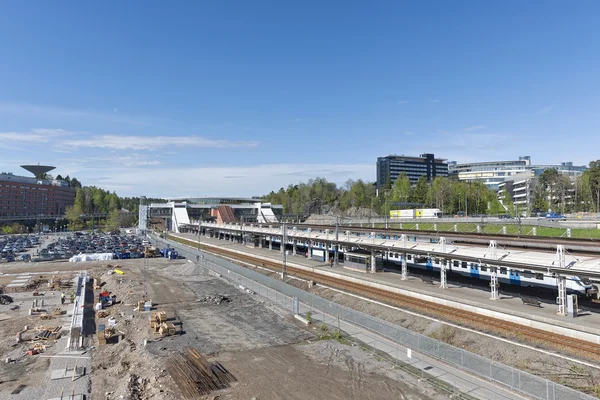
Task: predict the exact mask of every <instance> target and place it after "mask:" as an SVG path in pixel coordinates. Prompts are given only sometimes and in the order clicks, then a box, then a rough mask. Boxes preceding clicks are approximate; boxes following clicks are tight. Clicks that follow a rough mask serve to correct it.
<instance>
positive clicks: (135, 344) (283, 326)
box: [0, 257, 447, 400]
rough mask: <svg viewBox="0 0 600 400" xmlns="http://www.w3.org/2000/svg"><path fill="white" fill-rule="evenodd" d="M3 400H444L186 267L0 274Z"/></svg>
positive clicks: (55, 266) (147, 264) (36, 267)
mask: <svg viewBox="0 0 600 400" xmlns="http://www.w3.org/2000/svg"><path fill="white" fill-rule="evenodd" d="M0 288H1V289H2V297H1V298H0V352H1V354H2V363H0V398H3V399H15V400H21V399H22V400H26V399H27V400H29V399H105V400H109V399H196V398H197V399H261V400H262V399H282V398H286V399H313V398H314V399H317V398H328V399H384V398H386V399H387V398H402V399H414V400H416V399H442V398H447V394H445V393H444V392H442V391H440V390H439V389H437V388H435V387H434V385H432V384H430V383H429V382H427V381H420V379H419V378H418V377H416V376H413V375H411V374H410V373H408V372H406V371H404V370H402V369H399V368H396V367H395V365H394V364H393V363H392V362H391V361H389V360H387V359H385V358H384V357H374V356H373V354H372V353H371V352H369V351H367V349H368V346H367V345H366V344H364V343H361V342H359V341H356V340H350V339H348V338H344V337H343V335H342V334H341V333H340V332H339V331H336V333H335V334H333V332H334V331H335V327H333V326H327V325H325V324H319V325H318V326H314V325H312V324H305V323H303V322H302V321H299V320H298V319H296V318H294V315H293V313H292V312H291V310H290V309H286V308H283V307H281V306H279V305H277V304H273V303H271V302H269V301H268V300H267V299H265V298H264V297H262V296H260V295H259V294H257V293H254V292H251V291H248V290H244V289H243V288H240V287H239V286H238V285H232V283H231V282H230V281H229V280H227V279H225V277H222V276H220V275H219V274H214V273H212V272H211V271H209V270H208V269H205V268H203V267H201V266H199V265H198V264H196V263H192V262H190V261H189V260H186V259H181V258H180V259H172V258H171V257H155V258H154V257H153V258H140V259H128V260H112V261H88V262H77V263H69V262H64V261H63V262H47V263H12V264H2V265H1V266H0Z"/></svg>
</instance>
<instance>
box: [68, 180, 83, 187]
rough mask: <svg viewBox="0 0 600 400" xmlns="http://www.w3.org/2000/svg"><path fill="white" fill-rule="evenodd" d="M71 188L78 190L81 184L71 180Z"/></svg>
mask: <svg viewBox="0 0 600 400" xmlns="http://www.w3.org/2000/svg"><path fill="white" fill-rule="evenodd" d="M69 186H71V187H72V188H80V187H81V182H79V181H78V180H77V178H71V181H70V185H69Z"/></svg>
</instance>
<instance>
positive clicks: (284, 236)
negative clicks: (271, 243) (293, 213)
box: [281, 222, 287, 279]
mask: <svg viewBox="0 0 600 400" xmlns="http://www.w3.org/2000/svg"><path fill="white" fill-rule="evenodd" d="M286 242H287V225H286V224H285V222H284V223H283V235H282V237H281V245H282V246H283V263H282V265H281V279H285V278H286V276H287V275H286V271H285V262H286V259H285V243H286Z"/></svg>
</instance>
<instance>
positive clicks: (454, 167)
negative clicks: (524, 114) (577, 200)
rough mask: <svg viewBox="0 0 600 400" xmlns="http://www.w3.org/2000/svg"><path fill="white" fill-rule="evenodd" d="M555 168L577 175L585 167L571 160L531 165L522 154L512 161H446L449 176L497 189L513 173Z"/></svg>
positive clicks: (510, 178) (538, 173)
mask: <svg viewBox="0 0 600 400" xmlns="http://www.w3.org/2000/svg"><path fill="white" fill-rule="evenodd" d="M550 168H552V169H556V170H557V171H558V173H559V174H562V175H568V176H573V177H574V176H579V175H581V174H582V173H583V172H584V171H585V170H587V167H585V166H574V165H573V163H572V162H562V163H561V164H560V165H532V164H531V157H529V156H523V157H519V159H518V160H514V161H483V162H476V163H466V164H458V163H457V162H456V161H451V162H449V163H448V174H449V176H450V177H451V178H453V179H457V180H460V181H466V182H475V181H480V182H483V183H484V184H485V185H486V186H487V187H488V188H490V189H492V190H498V189H499V188H500V184H501V183H502V182H504V181H506V180H513V177H514V176H515V175H519V174H521V173H523V172H533V175H532V176H538V175H540V174H541V173H542V172H544V170H546V169H550Z"/></svg>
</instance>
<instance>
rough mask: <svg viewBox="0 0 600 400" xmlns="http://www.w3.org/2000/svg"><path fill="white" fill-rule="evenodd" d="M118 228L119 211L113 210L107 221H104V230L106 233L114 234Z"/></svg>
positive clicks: (119, 224)
mask: <svg viewBox="0 0 600 400" xmlns="http://www.w3.org/2000/svg"><path fill="white" fill-rule="evenodd" d="M120 226H121V213H120V212H119V210H117V209H114V210H112V211H111V212H110V213H109V215H108V219H107V220H106V230H107V231H108V232H116V231H118V230H119V227H120Z"/></svg>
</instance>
